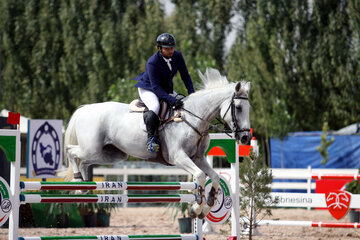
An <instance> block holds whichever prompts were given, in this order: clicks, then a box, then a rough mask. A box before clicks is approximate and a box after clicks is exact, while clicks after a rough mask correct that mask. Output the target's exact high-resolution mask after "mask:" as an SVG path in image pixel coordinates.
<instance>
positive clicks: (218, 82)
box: [198, 68, 229, 90]
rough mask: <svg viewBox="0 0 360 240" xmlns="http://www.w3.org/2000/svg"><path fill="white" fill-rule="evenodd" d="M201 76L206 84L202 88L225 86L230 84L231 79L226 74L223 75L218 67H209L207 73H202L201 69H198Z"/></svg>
mask: <svg viewBox="0 0 360 240" xmlns="http://www.w3.org/2000/svg"><path fill="white" fill-rule="evenodd" d="M198 74H199V77H200V78H201V80H202V81H203V83H204V85H203V87H202V89H204V90H208V89H214V88H221V87H225V86H227V85H228V84H229V81H228V80H227V78H226V77H225V76H222V75H221V74H220V72H219V71H218V70H217V69H214V68H207V69H206V71H205V73H204V74H202V73H201V72H200V70H198Z"/></svg>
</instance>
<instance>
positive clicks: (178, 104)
mask: <svg viewBox="0 0 360 240" xmlns="http://www.w3.org/2000/svg"><path fill="white" fill-rule="evenodd" d="M182 106H184V103H183V101H181V100H180V99H176V101H175V103H174V104H173V109H176V110H177V109H179V108H181V107H182Z"/></svg>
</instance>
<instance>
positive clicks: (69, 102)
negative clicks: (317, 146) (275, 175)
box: [0, 0, 360, 143]
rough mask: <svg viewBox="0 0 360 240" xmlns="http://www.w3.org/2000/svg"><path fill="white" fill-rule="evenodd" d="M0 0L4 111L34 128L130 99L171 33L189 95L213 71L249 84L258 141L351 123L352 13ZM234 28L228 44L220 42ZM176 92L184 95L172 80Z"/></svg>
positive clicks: (318, 7)
mask: <svg viewBox="0 0 360 240" xmlns="http://www.w3.org/2000/svg"><path fill="white" fill-rule="evenodd" d="M172 3H173V4H174V5H175V8H174V12H173V13H172V14H171V15H170V16H166V15H165V13H164V6H163V5H162V3H161V2H160V1H158V0H154V1H143V0H135V1H130V0H123V1H113V0H104V1H93V0H91V1H88V0H78V1H56V0H49V1H44V0H40V1H20V2H19V1H14V0H0V29H1V33H2V35H1V63H2V72H1V81H2V82H1V83H0V85H1V99H0V101H1V104H2V105H1V107H3V108H7V109H9V110H11V111H15V112H21V113H22V114H23V115H25V116H29V117H32V118H62V119H66V118H68V117H69V116H70V115H71V113H72V112H73V111H74V110H75V109H76V108H77V107H78V106H79V105H82V104H86V103H93V102H101V101H107V100H114V101H120V102H127V103H128V102H130V101H131V100H132V99H134V98H136V97H137V96H138V93H137V89H136V88H135V87H133V85H134V84H135V82H134V81H133V80H132V79H133V78H134V77H136V76H137V75H138V74H140V73H141V72H143V71H144V70H145V64H146V61H147V59H148V58H149V57H150V56H151V55H153V54H154V53H155V52H156V51H157V49H156V47H155V39H156V36H157V35H158V34H160V33H162V32H170V33H173V34H174V35H175V36H176V39H177V49H178V50H180V51H182V52H183V55H184V58H185V60H186V63H187V66H188V68H189V72H190V75H191V77H192V79H193V81H194V85H195V88H196V89H199V88H200V84H201V82H200V79H199V77H198V74H197V70H201V71H205V69H206V67H215V68H217V69H219V70H220V71H221V72H223V73H224V72H225V73H227V75H228V79H229V80H230V81H239V80H242V79H243V80H246V81H250V82H251V83H252V90H251V94H250V99H251V104H252V114H251V123H252V127H253V128H254V129H255V133H256V135H257V136H258V137H259V138H260V139H261V140H262V141H263V142H265V143H266V141H267V139H268V137H272V136H278V137H280V138H283V137H285V136H286V134H287V133H288V132H291V131H307V130H318V129H320V128H321V127H322V123H323V121H322V120H323V119H324V115H325V114H326V113H328V124H329V128H330V129H338V128H342V127H344V126H346V125H348V124H350V123H353V122H357V121H358V120H359V117H358V113H359V112H360V104H359V103H360V93H359V91H360V90H359V86H360V79H359V78H358V76H359V75H360V67H359V62H360V61H359V60H360V48H359V47H358V42H359V36H360V33H359V31H360V17H359V12H360V5H359V4H358V2H357V1H356V0H349V1H336V0H330V1H327V2H324V1H313V2H312V1H310V2H309V1H276V0H267V1H265V0H251V1H245V0H240V1H235V0H223V1H210V2H209V1H206V0H192V1H179V0H172ZM234 14H238V15H239V16H240V19H241V21H240V23H236V24H235V25H234V26H239V25H240V28H239V29H237V30H238V35H237V39H236V43H235V44H234V46H233V47H232V48H231V49H230V52H229V55H228V56H227V55H226V54H225V47H224V46H225V40H226V37H227V36H228V34H229V33H230V31H231V30H232V29H233V28H234V26H233V24H232V23H231V21H230V20H231V18H232V17H233V16H234ZM174 83H175V84H174V85H175V91H177V92H179V93H183V94H186V89H185V87H184V84H183V83H182V81H181V78H180V76H179V75H177V76H176V77H175V79H174Z"/></svg>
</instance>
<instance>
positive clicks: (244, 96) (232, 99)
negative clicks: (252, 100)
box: [221, 93, 250, 135]
mask: <svg viewBox="0 0 360 240" xmlns="http://www.w3.org/2000/svg"><path fill="white" fill-rule="evenodd" d="M235 99H243V100H247V101H249V98H248V96H246V95H244V94H240V95H236V94H235V93H234V94H233V96H232V98H231V102H230V104H229V107H228V108H227V109H226V111H225V113H224V116H222V117H221V118H222V119H225V116H226V114H227V113H228V111H229V109H231V121H232V123H233V125H234V128H235V129H232V132H234V133H235V135H236V134H238V133H242V132H250V128H239V125H238V123H237V119H236V114H235V101H234V100H235Z"/></svg>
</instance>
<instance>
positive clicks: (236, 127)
mask: <svg viewBox="0 0 360 240" xmlns="http://www.w3.org/2000/svg"><path fill="white" fill-rule="evenodd" d="M235 99H243V100H248V101H249V98H248V96H246V95H244V94H240V95H237V94H235V93H234V94H233V96H232V97H231V101H230V104H229V106H228V108H227V110H226V111H225V114H224V116H223V117H222V119H224V118H225V116H226V114H227V113H228V112H229V110H230V109H231V121H232V123H233V126H234V128H235V129H232V132H233V133H235V136H236V135H237V134H238V133H241V132H250V129H249V128H241V129H239V125H238V124H237V119H236V114H235V101H234V100H235ZM181 109H182V110H184V111H185V112H188V113H190V114H191V115H193V116H194V117H196V118H198V119H200V120H202V121H204V122H207V123H208V124H209V126H210V127H211V128H212V129H216V130H218V131H220V132H223V133H225V134H227V135H228V136H230V137H231V135H230V134H229V133H228V132H227V131H224V130H223V129H220V128H219V127H218V126H217V125H214V124H212V123H211V122H209V121H207V120H205V119H203V118H201V117H199V116H197V115H196V114H194V113H192V112H191V111H189V110H187V109H185V108H184V107H182V108H181ZM182 120H183V121H184V122H185V123H186V124H187V125H188V126H189V127H191V128H192V129H193V130H194V131H195V132H196V133H197V134H199V135H200V137H203V136H204V135H205V134H207V133H208V132H209V130H207V131H205V132H204V133H201V132H200V131H199V130H198V129H196V128H195V127H194V126H193V125H192V124H191V123H190V122H188V121H187V120H186V119H182ZM219 122H220V123H222V124H223V125H225V124H226V123H225V122H221V121H219Z"/></svg>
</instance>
